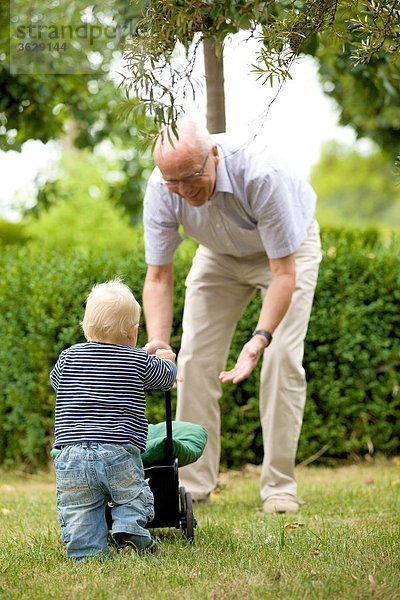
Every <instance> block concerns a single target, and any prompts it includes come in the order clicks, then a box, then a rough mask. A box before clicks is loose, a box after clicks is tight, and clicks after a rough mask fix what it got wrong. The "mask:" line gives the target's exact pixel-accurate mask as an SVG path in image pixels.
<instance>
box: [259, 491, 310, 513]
mask: <svg viewBox="0 0 400 600" xmlns="http://www.w3.org/2000/svg"><path fill="white" fill-rule="evenodd" d="M302 504H304V502H303V501H302V500H299V499H298V498H296V496H293V495H292V494H273V495H272V496H270V497H269V498H267V499H266V500H264V503H263V511H264V512H266V513H286V512H292V513H295V512H297V511H298V510H299V508H300V506H301V505H302Z"/></svg>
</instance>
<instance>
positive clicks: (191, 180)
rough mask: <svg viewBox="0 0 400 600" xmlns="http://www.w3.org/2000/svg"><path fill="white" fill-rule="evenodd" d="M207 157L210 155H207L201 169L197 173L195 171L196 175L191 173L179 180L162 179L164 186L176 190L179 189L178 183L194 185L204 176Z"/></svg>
mask: <svg viewBox="0 0 400 600" xmlns="http://www.w3.org/2000/svg"><path fill="white" fill-rule="evenodd" d="M209 156H210V155H209V154H207V156H206V158H205V160H204V162H203V165H202V167H201V169H200V170H199V171H196V173H192V174H191V175H187V176H186V177H182V178H181V179H165V178H163V179H164V183H165V185H166V186H168V187H176V188H177V187H179V184H180V183H187V184H189V185H192V184H196V183H197V181H198V180H199V178H200V177H203V175H204V171H205V170H206V164H207V160H208V157H209Z"/></svg>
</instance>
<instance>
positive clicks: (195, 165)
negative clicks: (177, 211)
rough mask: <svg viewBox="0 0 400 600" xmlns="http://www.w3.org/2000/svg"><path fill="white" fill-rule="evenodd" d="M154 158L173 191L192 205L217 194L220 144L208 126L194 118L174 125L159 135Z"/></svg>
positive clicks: (166, 182) (199, 203)
mask: <svg viewBox="0 0 400 600" xmlns="http://www.w3.org/2000/svg"><path fill="white" fill-rule="evenodd" d="M154 160H155V162H156V164H157V166H158V168H159V169H160V171H161V174H162V176H163V179H164V182H165V184H166V186H167V188H168V190H169V191H171V192H173V193H176V194H178V195H179V196H181V197H182V198H184V199H185V200H186V201H187V202H188V203H189V204H191V205H192V206H201V205H203V204H205V203H206V202H207V201H208V200H209V199H210V197H211V195H212V194H213V191H214V188H215V181H216V166H217V164H218V148H217V146H216V145H215V143H214V141H213V139H212V137H211V135H210V134H209V132H208V131H207V129H206V128H205V127H202V126H201V125H199V124H198V123H195V122H194V121H181V122H180V123H178V124H177V135H175V133H174V132H173V131H172V127H171V126H167V127H164V129H162V130H161V131H160V133H159V135H158V138H157V141H156V145H155V149H154Z"/></svg>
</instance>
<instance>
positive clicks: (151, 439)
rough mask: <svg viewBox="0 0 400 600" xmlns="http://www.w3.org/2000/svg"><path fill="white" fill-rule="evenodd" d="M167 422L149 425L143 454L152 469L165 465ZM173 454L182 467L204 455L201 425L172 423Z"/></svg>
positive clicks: (204, 434) (204, 433) (54, 452)
mask: <svg viewBox="0 0 400 600" xmlns="http://www.w3.org/2000/svg"><path fill="white" fill-rule="evenodd" d="M166 437H167V434H166V424H165V422H162V423H157V425H151V424H150V425H149V433H148V436H147V444H146V450H145V452H143V453H142V460H143V465H144V466H145V467H152V466H155V465H159V464H162V463H163V460H164V448H165V440H166ZM172 438H173V445H172V453H173V456H174V458H177V459H178V463H179V466H180V467H184V466H185V465H190V464H191V463H194V462H195V461H196V460H197V459H198V458H200V456H201V455H202V454H203V451H204V448H205V445H206V443H207V431H206V429H204V427H202V426H201V425H196V424H195V423H187V422H186V421H172ZM60 452H61V450H60V449H59V448H53V449H52V450H51V452H50V456H51V457H52V458H53V459H54V458H56V457H57V456H58V455H59V454H60Z"/></svg>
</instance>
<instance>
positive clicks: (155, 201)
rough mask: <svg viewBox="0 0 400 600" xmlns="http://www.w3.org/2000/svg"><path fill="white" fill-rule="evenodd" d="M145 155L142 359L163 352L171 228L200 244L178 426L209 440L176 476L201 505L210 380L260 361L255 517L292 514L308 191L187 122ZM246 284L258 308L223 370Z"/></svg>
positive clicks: (217, 391) (168, 318)
mask: <svg viewBox="0 0 400 600" xmlns="http://www.w3.org/2000/svg"><path fill="white" fill-rule="evenodd" d="M154 158H155V162H156V165H157V167H156V169H155V170H154V172H153V174H152V175H151V177H150V179H149V182H148V187H147V191H146V196H145V201H144V227H145V247H146V261H147V264H148V271H147V276H146V280H145V286H144V291H143V303H144V311H145V316H146V324H147V333H148V343H147V345H146V347H145V348H146V349H147V351H148V352H155V350H156V349H158V348H169V347H170V346H169V336H170V330H171V324H172V303H173V260H174V253H175V251H176V249H177V247H178V245H179V244H180V242H181V241H182V238H181V235H180V233H179V227H180V226H182V227H183V230H184V232H185V233H186V234H187V235H188V236H190V237H192V238H193V239H195V240H196V241H197V242H198V243H199V247H198V249H197V252H196V255H195V257H194V260H193V264H192V267H191V270H190V272H189V275H188V277H187V280H186V297H185V308H184V315H183V335H182V344H181V350H180V352H179V359H178V373H179V375H180V378H181V381H179V382H178V405H177V419H179V420H182V421H192V422H195V423H200V424H201V425H203V426H204V427H206V428H207V430H208V434H209V437H208V443H207V446H206V449H205V452H204V454H203V456H202V457H201V459H200V460H199V461H198V462H196V463H195V464H194V465H189V466H187V467H184V468H183V469H181V474H180V481H181V482H182V484H183V485H184V486H185V487H186V488H187V489H188V490H189V491H190V492H191V493H192V496H193V498H194V499H195V500H198V501H207V500H208V499H209V496H210V493H211V492H212V491H213V489H214V488H215V487H216V485H217V478H218V470H219V460H220V409H219V398H220V396H221V382H223V383H224V382H228V381H230V382H233V383H238V382H240V381H242V380H243V379H244V378H246V377H247V376H248V375H249V374H250V373H251V372H252V371H253V369H254V368H255V366H256V365H257V363H258V361H259V360H260V358H261V356H263V365H262V369H261V386H260V416H261V423H262V430H263V440H264V461H263V466H262V473H261V486H260V488H261V489H260V491H261V498H262V501H263V510H264V511H265V512H267V513H274V512H277V513H282V512H296V511H297V510H298V508H299V506H300V505H301V504H302V502H301V501H300V500H299V499H298V497H297V484H296V479H295V469H294V467H295V455H296V450H297V444H298V439H299V435H300V429H301V424H302V419H303V410H304V403H305V396H306V384H305V374H304V369H303V366H302V359H303V350H304V338H305V335H306V332H307V327H308V321H309V316H310V312H311V306H312V301H313V296H314V290H315V286H316V282H317V276H318V268H319V263H320V260H321V247H320V239H319V229H318V225H317V223H316V221H315V218H314V211H315V201H316V198H315V193H314V191H313V190H312V188H311V187H310V186H309V185H308V184H307V183H306V182H303V181H300V180H298V179H296V178H293V177H292V176H290V175H288V174H287V173H285V172H283V171H281V170H278V169H275V168H273V167H271V166H269V165H268V164H267V162H266V160H264V159H263V157H262V156H259V155H255V154H252V153H251V152H250V151H249V150H248V149H246V148H243V147H235V146H232V145H229V143H227V142H226V141H225V140H224V136H216V137H213V136H211V135H210V134H209V133H208V131H207V130H205V129H204V128H203V127H201V126H199V125H197V124H196V123H194V122H190V121H186V122H185V121H184V122H182V123H180V125H179V126H178V138H176V137H175V136H174V134H173V133H172V131H171V130H163V131H162V132H161V133H160V135H159V137H158V140H157V143H156V147H155V151H154ZM257 289H259V290H260V291H261V295H262V299H263V301H262V308H261V311H260V315H259V318H258V322H257V323H255V328H254V329H255V330H254V333H253V335H252V337H251V338H250V339H249V340H248V341H247V342H246V344H245V345H244V346H243V349H242V350H241V352H240V355H239V357H238V358H237V362H236V364H235V366H234V367H233V369H231V370H230V371H224V370H223V369H225V368H226V367H225V364H226V360H227V356H228V352H229V346H230V343H231V340H232V336H233V334H234V331H235V327H236V324H237V322H238V320H239V319H240V316H241V314H242V312H243V311H244V309H245V307H246V306H247V304H248V303H249V301H250V299H251V298H252V296H253V294H254V292H255V290H257Z"/></svg>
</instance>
